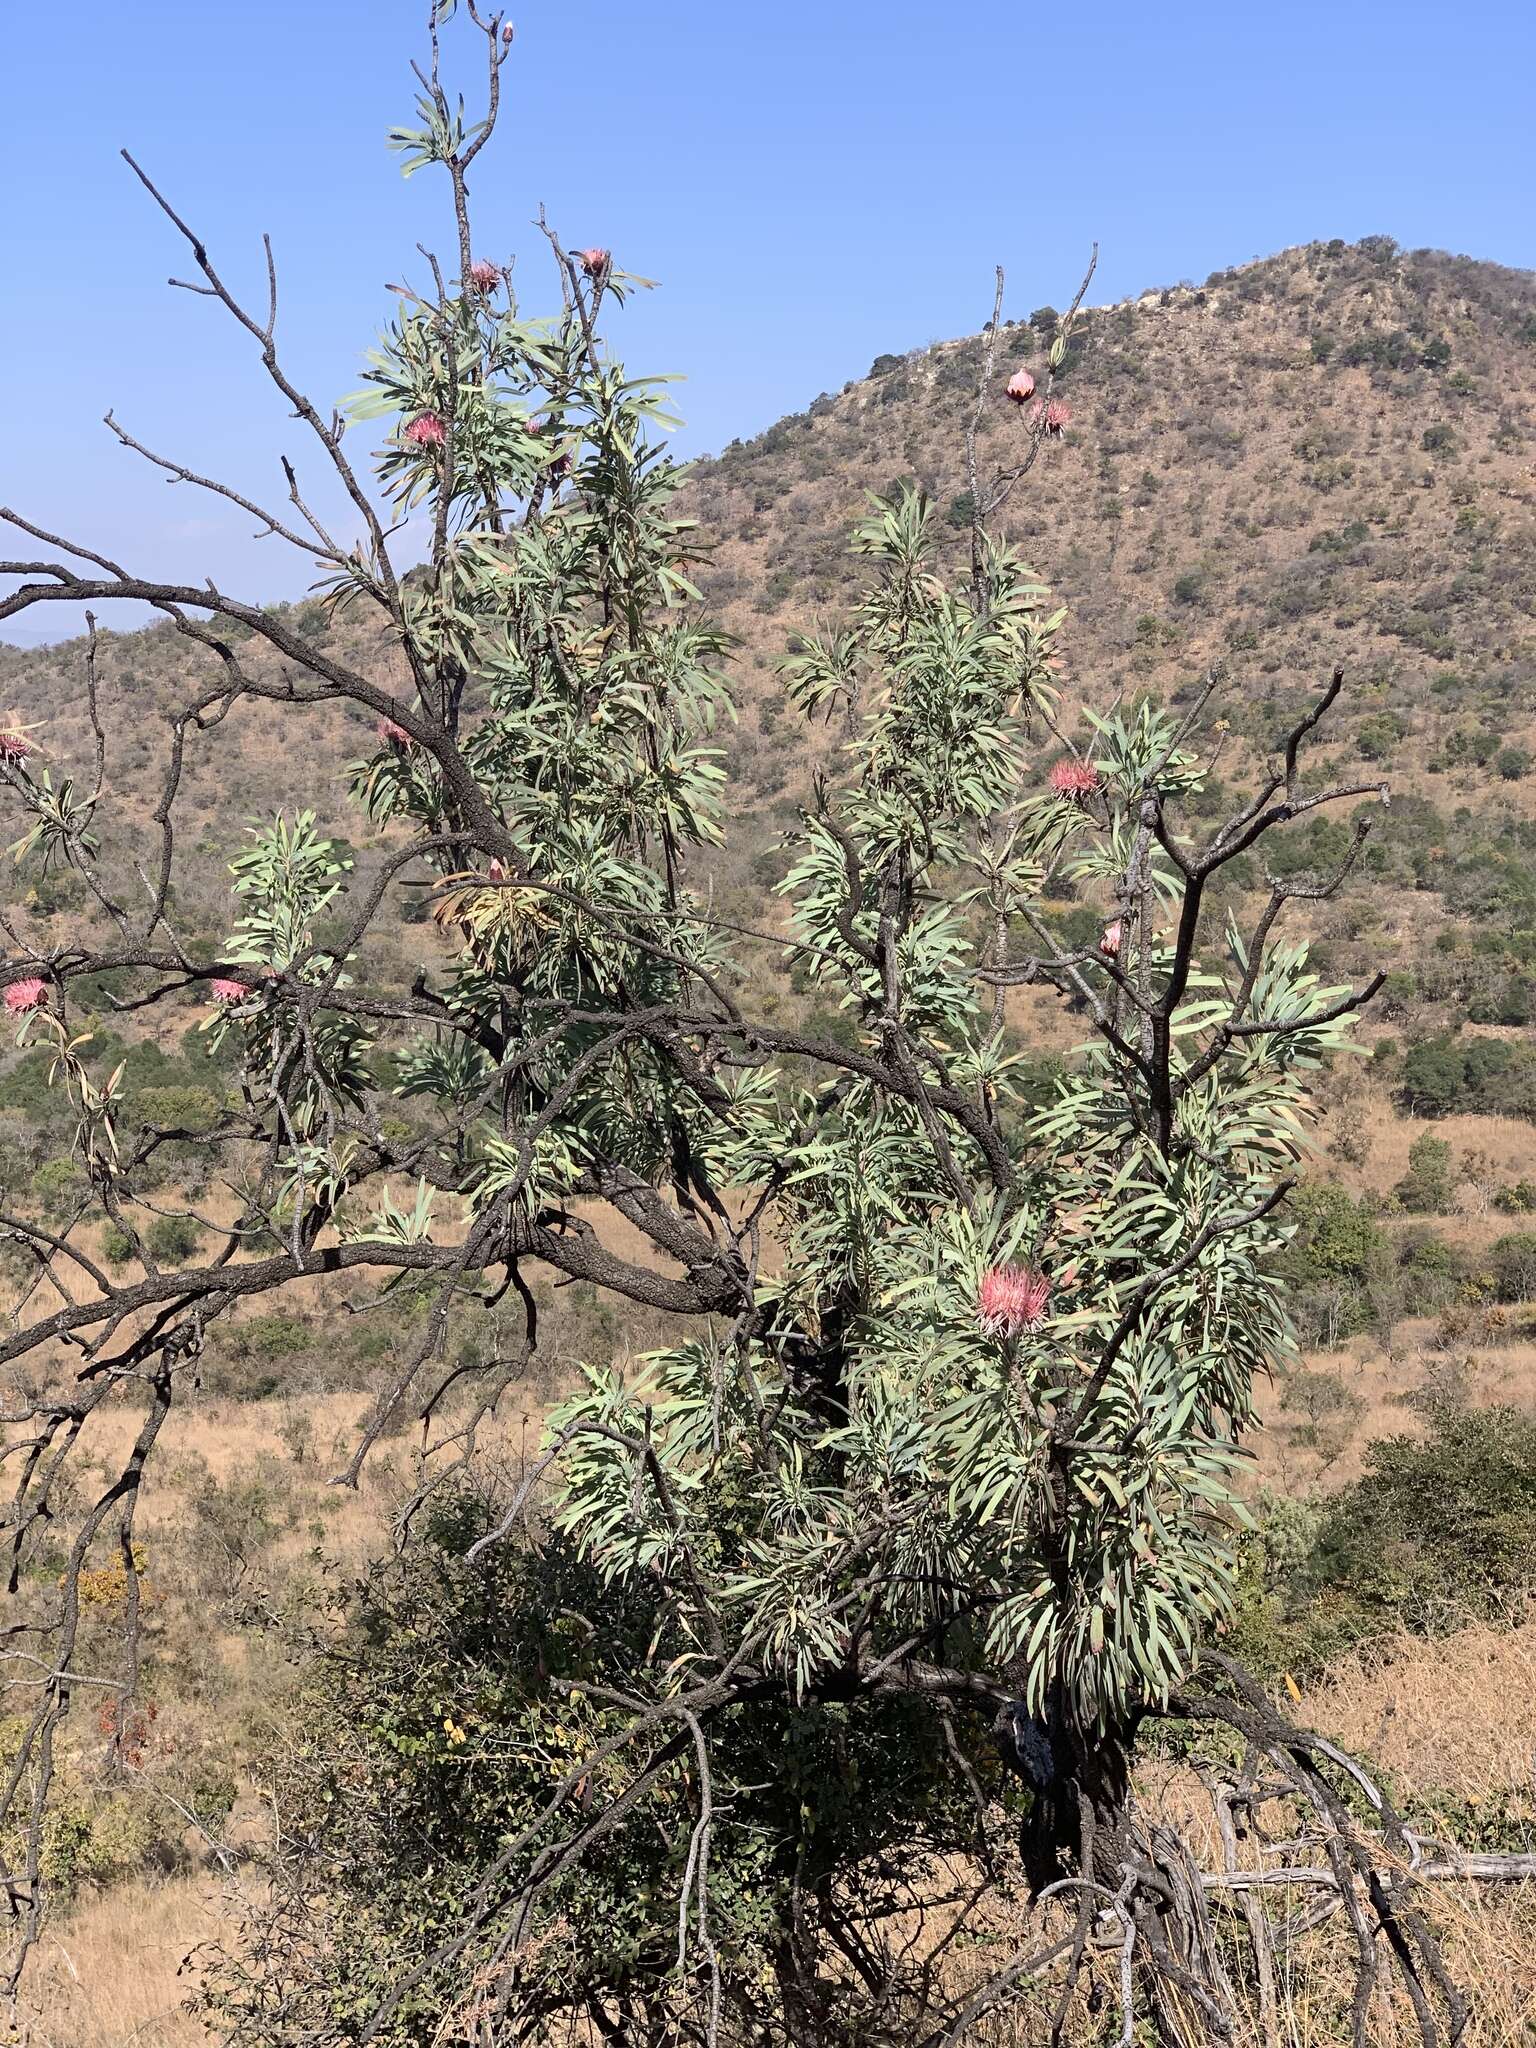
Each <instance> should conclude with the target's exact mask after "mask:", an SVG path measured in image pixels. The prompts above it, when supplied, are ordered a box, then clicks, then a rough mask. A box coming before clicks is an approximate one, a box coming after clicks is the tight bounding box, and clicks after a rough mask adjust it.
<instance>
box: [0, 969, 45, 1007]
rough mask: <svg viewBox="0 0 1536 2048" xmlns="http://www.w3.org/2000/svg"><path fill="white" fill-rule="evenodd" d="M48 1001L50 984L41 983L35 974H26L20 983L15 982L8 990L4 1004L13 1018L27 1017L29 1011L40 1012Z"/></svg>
mask: <svg viewBox="0 0 1536 2048" xmlns="http://www.w3.org/2000/svg"><path fill="white" fill-rule="evenodd" d="M47 1000H48V984H47V982H46V981H40V980H39V979H38V977H37V976H36V975H35V974H24V975H23V976H22V978H21V980H20V981H13V982H12V983H11V985H10V987H9V988H8V989H7V990H6V992H5V996H4V1002H5V1007H6V1009H7V1010H8V1011H9V1012H10V1014H11V1016H13V1017H25V1016H26V1014H27V1012H28V1011H29V1010H38V1009H41V1008H42V1007H43V1005H44V1004H45V1003H46V1002H47Z"/></svg>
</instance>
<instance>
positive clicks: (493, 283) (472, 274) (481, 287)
mask: <svg viewBox="0 0 1536 2048" xmlns="http://www.w3.org/2000/svg"><path fill="white" fill-rule="evenodd" d="M469 281H470V283H471V284H472V285H473V286H474V288H475V290H476V291H477V292H485V293H486V294H487V295H489V294H490V293H491V292H493V291H495V289H496V287H497V285H499V284H500V283H501V272H500V271H499V270H498V269H497V268H496V266H495V264H494V263H471V265H470V266H469Z"/></svg>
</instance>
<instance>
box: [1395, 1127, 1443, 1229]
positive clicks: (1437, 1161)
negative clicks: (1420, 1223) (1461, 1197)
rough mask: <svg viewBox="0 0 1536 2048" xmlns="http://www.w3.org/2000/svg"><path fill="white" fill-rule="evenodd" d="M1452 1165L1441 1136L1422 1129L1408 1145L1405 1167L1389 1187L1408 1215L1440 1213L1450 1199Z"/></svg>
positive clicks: (1436, 1214)
mask: <svg viewBox="0 0 1536 2048" xmlns="http://www.w3.org/2000/svg"><path fill="white" fill-rule="evenodd" d="M1455 1189H1456V1173H1455V1168H1454V1167H1453V1166H1452V1164H1451V1148H1450V1146H1449V1145H1448V1144H1447V1143H1446V1142H1445V1140H1444V1138H1432V1137H1430V1136H1429V1134H1428V1133H1427V1132H1426V1133H1425V1135H1424V1136H1423V1137H1422V1138H1415V1139H1414V1141H1413V1143H1412V1145H1410V1146H1409V1148H1408V1171H1407V1172H1406V1173H1405V1174H1404V1175H1403V1177H1402V1179H1401V1180H1400V1181H1399V1182H1398V1184H1397V1186H1396V1187H1395V1188H1394V1189H1393V1190H1392V1193H1393V1196H1394V1198H1395V1199H1396V1200H1397V1201H1398V1202H1399V1203H1401V1205H1402V1207H1403V1208H1405V1209H1406V1210H1407V1211H1408V1212H1409V1214H1410V1215H1414V1216H1444V1215H1446V1214H1447V1213H1448V1212H1449V1211H1450V1209H1451V1207H1452V1204H1453V1202H1454V1199H1455Z"/></svg>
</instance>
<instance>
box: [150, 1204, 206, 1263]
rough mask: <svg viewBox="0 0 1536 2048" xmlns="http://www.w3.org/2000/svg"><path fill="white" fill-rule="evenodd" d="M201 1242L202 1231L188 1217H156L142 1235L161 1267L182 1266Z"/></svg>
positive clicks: (193, 1254)
mask: <svg viewBox="0 0 1536 2048" xmlns="http://www.w3.org/2000/svg"><path fill="white" fill-rule="evenodd" d="M202 1241H203V1233H202V1230H201V1228H200V1227H199V1226H198V1225H197V1224H196V1223H195V1222H194V1221H193V1220H192V1218H191V1217H190V1216H157V1217H156V1218H155V1220H154V1222H153V1223H152V1224H151V1225H150V1226H149V1229H148V1230H147V1231H146V1232H145V1235H144V1242H145V1244H146V1245H147V1246H148V1247H149V1250H150V1251H151V1252H152V1253H153V1255H154V1257H155V1258H156V1259H157V1260H158V1261H159V1263H160V1264H161V1265H162V1266H184V1265H185V1264H186V1263H187V1261H188V1259H190V1258H192V1257H194V1256H195V1254H196V1252H197V1248H198V1246H199V1245H200V1244H201V1243H202Z"/></svg>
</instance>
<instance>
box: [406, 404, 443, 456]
mask: <svg viewBox="0 0 1536 2048" xmlns="http://www.w3.org/2000/svg"><path fill="white" fill-rule="evenodd" d="M405 438H406V440H407V441H409V442H410V444H411V446H412V447H413V448H441V447H442V445H443V443H444V442H445V441H446V440H447V438H448V429H447V428H446V427H445V426H444V425H443V423H442V421H441V420H440V419H439V418H438V416H437V414H436V413H435V412H419V413H417V415H416V417H415V419H413V420H412V421H411V423H410V425H409V426H408V427H407V428H406V430H405Z"/></svg>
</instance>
